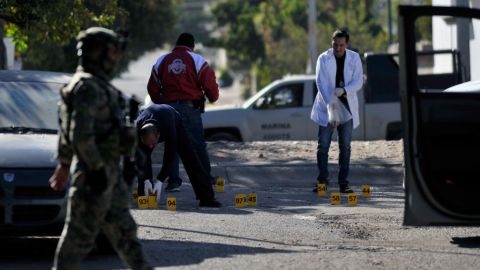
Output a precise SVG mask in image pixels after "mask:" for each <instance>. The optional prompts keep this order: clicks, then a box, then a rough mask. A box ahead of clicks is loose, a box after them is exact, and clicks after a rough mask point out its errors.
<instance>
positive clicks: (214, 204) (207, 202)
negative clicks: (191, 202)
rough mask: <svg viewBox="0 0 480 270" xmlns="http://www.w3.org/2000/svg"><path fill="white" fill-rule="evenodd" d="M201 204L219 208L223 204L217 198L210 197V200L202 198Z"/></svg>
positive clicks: (201, 205)
mask: <svg viewBox="0 0 480 270" xmlns="http://www.w3.org/2000/svg"><path fill="white" fill-rule="evenodd" d="M199 206H200V207H214V208H219V207H222V204H221V203H220V202H219V201H217V200H215V199H209V200H200V204H199Z"/></svg>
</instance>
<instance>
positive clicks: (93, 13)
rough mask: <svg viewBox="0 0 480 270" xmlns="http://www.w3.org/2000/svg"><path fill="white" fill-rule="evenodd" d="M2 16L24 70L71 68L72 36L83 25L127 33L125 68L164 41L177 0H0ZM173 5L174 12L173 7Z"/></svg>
mask: <svg viewBox="0 0 480 270" xmlns="http://www.w3.org/2000/svg"><path fill="white" fill-rule="evenodd" d="M0 1H2V2H1V3H2V4H1V5H0V18H2V19H3V21H4V22H6V23H5V24H4V28H5V29H6V34H7V35H8V36H12V37H14V41H15V43H16V48H17V50H19V51H20V52H21V53H22V54H23V55H24V57H25V58H24V67H25V68H28V69H40V70H54V71H66V72H72V71H74V68H75V66H76V64H77V59H76V53H75V50H76V49H75V43H76V42H75V37H76V35H77V34H78V32H79V31H80V30H81V29H86V28H88V27H91V26H104V27H109V28H112V29H117V30H118V29H122V30H125V31H127V32H129V45H128V50H127V52H126V56H125V57H124V58H123V60H122V61H123V65H122V66H123V67H124V68H126V67H127V64H128V62H129V61H131V60H134V59H136V58H138V57H139V56H140V55H141V54H143V53H144V52H145V51H148V50H152V49H154V48H156V47H160V46H162V44H163V43H164V42H165V40H166V39H167V38H170V37H171V27H169V25H171V24H173V23H175V14H176V12H175V10H176V9H175V8H176V1H175V0H157V1H152V0H138V1H128V0H103V1H93V0H73V1H72V0H56V1H51V0H36V1H27V0H0ZM172 10H173V12H172Z"/></svg>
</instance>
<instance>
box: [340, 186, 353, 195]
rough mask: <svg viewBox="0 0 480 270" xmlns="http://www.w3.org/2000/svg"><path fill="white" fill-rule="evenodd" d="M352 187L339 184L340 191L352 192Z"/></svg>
mask: <svg viewBox="0 0 480 270" xmlns="http://www.w3.org/2000/svg"><path fill="white" fill-rule="evenodd" d="M354 192H355V191H353V189H351V188H350V187H349V186H348V185H341V186H340V193H354Z"/></svg>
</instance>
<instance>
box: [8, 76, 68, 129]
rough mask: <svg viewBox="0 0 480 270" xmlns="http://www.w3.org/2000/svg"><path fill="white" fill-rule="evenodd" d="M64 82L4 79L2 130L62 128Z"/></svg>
mask: <svg viewBox="0 0 480 270" xmlns="http://www.w3.org/2000/svg"><path fill="white" fill-rule="evenodd" d="M61 87H62V84H61V83H46V82H0V132H14V133H25V132H47V133H50V132H51V131H52V130H54V131H56V130H58V117H57V102H58V100H59V98H60V95H59V90H60V88H61Z"/></svg>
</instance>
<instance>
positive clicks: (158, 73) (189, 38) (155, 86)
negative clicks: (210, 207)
mask: <svg viewBox="0 0 480 270" xmlns="http://www.w3.org/2000/svg"><path fill="white" fill-rule="evenodd" d="M194 48H195V38H194V37H193V35H192V34H190V33H182V34H180V36H179V37H178V39H177V42H176V44H175V48H174V49H173V50H172V52H170V53H167V54H164V55H162V56H160V58H158V60H157V62H156V63H155V65H154V66H153V68H152V73H151V75H150V79H149V81H148V85H147V89H148V94H149V95H150V98H151V99H152V101H153V102H154V103H156V104H168V105H170V106H172V107H173V108H175V109H176V110H177V111H178V112H179V113H180V115H181V116H182V121H183V124H184V126H185V128H186V130H187V132H188V134H189V137H190V139H191V141H192V143H193V146H194V148H195V151H196V152H197V154H198V157H199V158H200V161H201V163H202V166H203V167H204V169H205V170H206V171H207V172H208V174H209V175H210V177H211V167H210V158H209V157H208V152H207V145H206V143H205V139H204V137H203V123H202V118H201V113H203V110H204V104H205V97H206V98H208V100H209V101H210V102H215V101H216V100H217V99H218V96H219V90H218V85H217V81H216V78H215V72H214V71H213V69H212V68H211V67H210V66H209V65H208V63H207V61H206V60H205V58H203V57H202V56H201V55H198V54H196V53H194V52H193V49H194ZM175 163H176V165H174V168H173V170H176V171H178V155H176V158H175ZM175 166H176V167H175ZM169 180H170V179H169ZM211 180H212V183H213V181H214V178H213V177H211ZM180 184H181V182H180V181H176V182H175V181H169V182H168V184H167V188H166V190H167V191H176V190H178V187H179V186H180Z"/></svg>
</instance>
